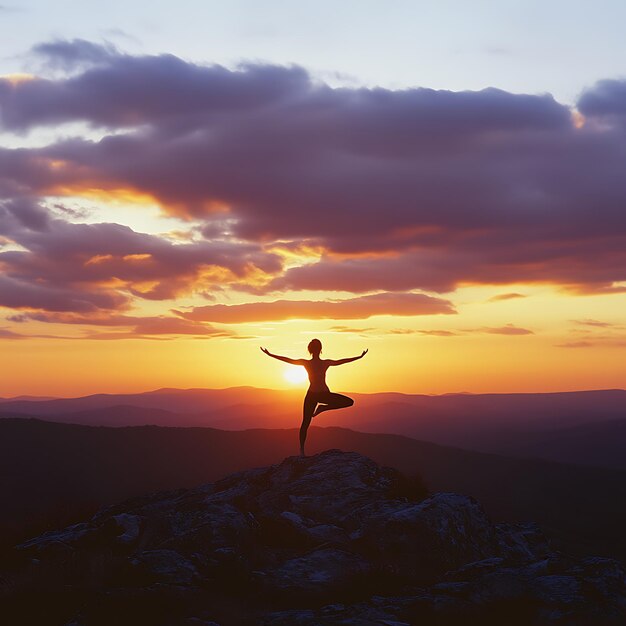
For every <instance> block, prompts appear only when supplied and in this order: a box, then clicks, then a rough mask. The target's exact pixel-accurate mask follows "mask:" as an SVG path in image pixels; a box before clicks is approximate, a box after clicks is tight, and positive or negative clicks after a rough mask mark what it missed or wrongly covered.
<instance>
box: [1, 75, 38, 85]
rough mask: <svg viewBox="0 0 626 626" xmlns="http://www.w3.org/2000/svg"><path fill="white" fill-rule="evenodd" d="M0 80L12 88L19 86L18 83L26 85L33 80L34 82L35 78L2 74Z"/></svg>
mask: <svg viewBox="0 0 626 626" xmlns="http://www.w3.org/2000/svg"><path fill="white" fill-rule="evenodd" d="M0 80H6V81H7V82H8V83H9V84H11V85H12V86H15V85H19V84H20V83H28V82H31V81H33V80H36V76H33V75H32V74H21V73H15V74H2V75H0Z"/></svg>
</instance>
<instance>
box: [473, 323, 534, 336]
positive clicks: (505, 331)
mask: <svg viewBox="0 0 626 626" xmlns="http://www.w3.org/2000/svg"><path fill="white" fill-rule="evenodd" d="M480 330H481V332H485V333H489V334H491V335H534V334H535V333H534V332H533V331H532V330H528V328H520V327H519V326H514V325H513V324H507V325H506V326H497V327H493V328H490V327H485V328H482V329H480Z"/></svg>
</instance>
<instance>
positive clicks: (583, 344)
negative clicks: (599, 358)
mask: <svg viewBox="0 0 626 626" xmlns="http://www.w3.org/2000/svg"><path fill="white" fill-rule="evenodd" d="M594 345H595V344H594V343H593V342H591V341H566V342H565V343H557V344H555V347H557V348H593V346H594Z"/></svg>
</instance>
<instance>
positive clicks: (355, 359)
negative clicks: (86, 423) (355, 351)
mask: <svg viewBox="0 0 626 626" xmlns="http://www.w3.org/2000/svg"><path fill="white" fill-rule="evenodd" d="M366 354H367V350H363V352H361V356H353V357H349V358H347V359H338V360H337V361H331V360H330V359H329V360H328V361H326V362H327V363H328V364H329V365H343V364H344V363H352V361H358V360H359V359H362V358H363V357H364V356H365V355H366Z"/></svg>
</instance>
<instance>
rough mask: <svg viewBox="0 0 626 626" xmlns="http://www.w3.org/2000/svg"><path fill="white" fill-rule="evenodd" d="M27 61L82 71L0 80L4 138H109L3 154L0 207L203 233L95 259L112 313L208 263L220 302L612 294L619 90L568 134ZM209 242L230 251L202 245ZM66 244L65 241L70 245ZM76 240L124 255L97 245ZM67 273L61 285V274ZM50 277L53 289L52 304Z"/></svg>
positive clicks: (481, 105)
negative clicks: (330, 294)
mask: <svg viewBox="0 0 626 626" xmlns="http://www.w3.org/2000/svg"><path fill="white" fill-rule="evenodd" d="M40 50H42V51H43V52H44V53H45V54H47V55H48V58H50V59H56V60H57V62H61V61H62V62H63V63H69V64H70V65H71V64H72V63H78V69H79V71H78V72H77V73H75V74H72V75H70V76H62V77H59V78H56V79H44V78H37V77H35V78H34V79H32V80H28V81H21V82H15V81H10V80H8V79H0V110H1V111H2V113H1V115H2V118H1V122H0V123H1V125H2V127H3V129H4V130H5V131H13V132H24V131H26V130H30V129H34V128H37V127H39V126H46V125H47V126H56V125H58V124H62V123H64V122H85V123H87V124H89V125H92V126H94V127H98V128H101V129H103V130H104V132H105V133H108V132H109V129H110V131H111V132H110V133H109V134H106V135H105V136H104V138H103V139H101V140H100V141H91V140H87V139H85V138H80V137H74V138H70V139H64V140H59V141H57V142H54V143H52V144H50V145H48V146H45V147H38V148H22V149H12V148H3V149H0V195H4V196H5V197H7V198H8V197H16V196H21V195H30V196H32V197H45V196H48V195H79V196H80V195H81V194H82V193H94V191H95V192H97V193H100V194H102V196H103V197H107V195H110V196H113V197H115V195H116V194H120V193H123V194H125V195H126V196H128V195H129V194H130V195H132V194H139V195H140V196H141V197H144V198H145V197H148V198H152V199H154V200H155V201H156V202H158V203H159V204H160V205H161V206H162V208H163V210H164V211H165V212H168V213H170V214H172V215H178V216H182V217H183V218H189V217H194V218H197V219H200V220H205V221H206V222H207V228H206V229H205V232H207V233H208V234H209V235H211V240H210V241H207V243H208V245H207V246H201V245H200V244H197V245H196V244H193V245H191V244H190V247H188V248H185V250H173V249H165V248H162V247H159V246H157V245H156V244H155V243H154V242H153V243H152V244H150V245H148V244H147V241H146V240H144V243H143V244H141V245H139V242H138V238H135V242H136V244H137V245H132V246H129V247H131V248H133V249H138V248H141V249H145V248H150V249H152V248H156V251H155V252H154V253H153V252H150V251H145V252H132V253H127V255H125V256H128V255H133V254H149V255H151V256H150V259H144V260H139V259H137V258H135V259H134V260H133V259H124V256H120V255H116V254H115V253H114V252H112V251H110V250H103V251H102V252H101V253H99V254H100V256H101V257H102V258H101V259H100V260H99V261H98V262H97V263H96V262H94V263H92V266H91V267H90V268H89V271H90V272H92V276H91V278H93V277H96V276H102V279H101V280H102V282H101V284H103V283H104V282H105V281H106V280H110V279H111V277H112V276H117V275H118V274H120V273H121V275H122V276H123V278H122V279H121V280H122V282H123V283H124V287H123V289H126V292H125V293H126V294H127V295H128V296H129V297H138V298H154V299H161V298H166V297H175V296H177V295H179V294H181V293H183V292H184V291H185V289H186V286H187V285H190V284H195V281H196V280H197V279H199V269H198V268H199V266H200V264H201V261H200V260H199V259H200V258H201V257H206V258H209V259H215V257H219V258H220V259H221V260H220V261H217V260H213V261H209V263H210V264H211V263H212V264H213V265H214V266H215V267H220V268H225V269H224V271H225V272H226V273H227V275H228V276H227V278H226V279H225V280H224V281H223V282H224V284H226V285H230V286H233V287H237V288H239V289H242V290H245V291H248V292H250V293H253V294H258V293H278V292H282V291H286V290H316V291H341V292H346V291H347V292H353V293H355V294H357V293H358V294H367V293H371V292H374V291H385V292H398V291H411V290H424V291H432V292H437V293H447V292H451V291H453V290H455V289H456V288H458V287H459V286H462V285H466V284H490V285H508V284H514V283H519V282H528V283H539V284H553V285H558V286H560V287H562V288H563V289H567V290H570V291H576V292H578V293H615V292H620V291H624V287H623V286H620V284H619V283H623V282H626V245H625V244H626V216H625V213H624V211H623V198H624V197H626V177H624V176H623V158H622V155H623V154H624V152H625V151H626V133H624V132H623V127H622V125H621V123H620V122H619V119H621V117H620V116H622V111H623V108H624V107H623V93H622V91H623V82H620V81H612V82H611V81H609V82H606V81H605V82H602V83H599V84H598V85H596V86H595V87H593V88H591V89H590V90H588V91H587V92H585V93H584V94H583V96H582V97H581V99H580V101H579V102H578V105H577V106H578V109H579V110H580V112H581V113H582V114H583V115H584V116H585V117H586V118H587V122H586V123H585V124H583V125H582V126H581V127H579V125H578V124H575V123H574V121H573V119H572V110H570V108H569V107H567V106H564V105H562V104H560V103H558V102H556V101H555V100H554V99H553V98H552V97H551V96H549V95H540V96H538V95H526V94H511V93H507V92H505V91H502V90H498V89H493V88H489V89H485V90H481V91H475V92H471V91H462V92H451V91H437V90H432V89H426V88H415V89H404V90H390V89H382V88H375V89H365V88H357V87H342V88H337V89H333V88H331V87H329V86H328V85H325V84H323V83H319V82H316V81H314V80H313V79H312V78H311V77H310V76H309V74H308V73H307V72H306V70H304V69H302V68H299V67H280V66H272V65H263V64H248V65H242V66H240V67H238V68H236V69H227V68H224V67H221V66H218V65H200V64H194V63H189V62H186V61H184V60H182V59H179V58H177V57H175V56H172V55H155V56H133V55H129V54H125V53H121V52H119V51H117V50H115V49H108V48H106V46H104V47H103V45H101V44H92V43H90V42H84V41H80V40H74V41H70V42H63V41H60V42H59V41H57V42H52V43H49V44H43V45H42V46H41V47H40ZM81 63H82V64H83V65H81ZM68 67H69V66H68ZM74 69H76V68H74ZM615 120H618V121H617V122H616V121H615ZM225 222H227V223H228V233H227V236H228V237H229V238H230V239H229V243H228V244H224V243H222V244H217V243H215V241H216V240H217V239H219V237H218V236H217V235H216V234H215V233H218V231H220V229H221V228H222V225H223V224H224V223H225ZM212 225H213V226H215V228H212ZM83 226H86V225H83ZM94 226H95V225H94ZM49 227H50V228H51V230H50V231H49V232H48V234H47V235H46V236H45V237H44V236H43V235H42V234H41V232H43V231H37V232H39V233H40V234H37V233H35V234H34V235H33V234H30V235H28V237H26V238H27V239H28V240H29V242H30V243H31V244H32V245H33V246H34V245H36V246H39V248H38V249H37V250H35V248H29V250H30V253H31V255H34V256H31V257H30V259H31V262H32V263H34V262H35V261H36V262H37V264H38V265H37V271H44V270H45V271H46V275H47V272H49V271H51V270H50V269H49V268H48V266H47V264H46V263H45V260H46V258H47V257H48V256H50V255H52V261H53V262H52V263H51V264H50V268H55V267H57V264H56V262H57V261H58V259H56V258H55V256H54V254H55V252H54V250H53V249H52V247H51V245H46V244H45V243H44V242H45V241H46V240H47V239H49V240H50V241H51V242H54V241H55V240H57V241H58V240H59V239H62V238H63V237H62V236H61V233H60V231H61V227H60V226H59V225H58V224H54V223H52V224H50V225H49ZM67 230H70V228H69V227H68V228H67ZM71 230H72V239H73V240H80V239H81V237H82V234H81V232H80V229H78V228H75V229H71ZM83 231H84V232H85V235H86V236H89V237H91V238H95V233H96V232H98V234H99V236H100V235H102V236H103V237H104V239H105V240H106V241H110V240H112V239H117V235H119V239H120V241H126V242H128V240H129V238H130V235H128V233H124V232H122V230H121V227H120V228H118V229H116V228H115V227H114V226H112V225H98V226H97V228H94V229H91V230H90V229H87V228H83ZM28 232H29V233H32V231H28ZM220 232H221V231H220ZM220 236H221V235H220ZM22 238H24V237H22ZM65 240H66V241H67V240H68V239H67V238H66V239H65ZM277 242H280V244H281V245H284V246H289V245H293V242H302V245H305V246H308V247H310V248H311V249H313V248H315V249H317V250H320V251H321V252H320V255H318V256H319V258H318V259H317V261H316V262H313V263H308V264H307V265H303V266H299V267H298V266H294V264H290V265H286V266H285V267H283V266H282V265H281V263H280V262H279V260H277V259H276V258H274V259H273V260H272V257H271V255H268V254H267V253H265V252H264V251H263V249H264V246H268V245H272V244H276V243H277ZM21 245H23V244H21ZM68 245H69V244H68ZM220 246H221V248H220ZM245 246H249V247H248V248H245ZM70 247H71V246H70ZM100 247H101V248H102V246H100ZM114 247H115V246H114ZM83 252H84V251H83ZM109 257H110V258H109ZM166 258H167V260H166ZM192 258H193V259H196V261H192ZM170 259H173V260H170ZM74 261H75V259H74ZM4 263H15V264H17V265H18V266H19V267H16V266H11V268H10V269H11V271H12V272H13V274H12V276H13V277H14V279H17V278H19V279H20V280H24V281H27V282H32V281H33V280H34V276H35V275H36V273H37V271H35V270H34V266H33V265H32V263H31V265H30V266H29V263H28V258H27V257H25V256H24V255H22V256H21V257H20V256H17V255H13V256H9V257H4ZM25 266H26V269H24V267H25ZM182 266H184V267H185V268H187V269H186V273H185V271H183V270H182V269H181V267H182ZM29 267H30V270H29V269H28V268H29ZM64 267H66V268H68V269H69V270H70V276H72V274H73V273H75V272H77V270H76V269H74V270H72V268H76V267H77V265H76V264H75V263H74V264H73V265H72V264H71V263H70V262H69V261H68V263H66V264H64ZM169 267H172V268H173V269H172V272H171V273H168V268H169ZM233 267H235V268H237V269H233ZM20 268H21V270H20ZM42 268H43V269H42ZM255 268H256V269H255ZM59 269H60V266H59ZM27 270H28V271H27ZM18 272H23V273H21V274H20V275H19V277H18V276H16V274H17V273H18ZM84 274H87V283H88V284H90V285H91V286H92V287H93V285H94V284H95V283H94V282H93V281H92V280H91V278H90V275H89V272H87V271H86V270H81V275H84ZM259 275H262V276H261V277H259ZM60 276H61V273H60V271H59V272H58V273H57V275H56V276H55V277H54V278H52V277H51V278H50V280H51V282H52V283H53V284H54V285H55V286H61V280H60ZM255 276H256V278H253V277H255ZM148 277H149V278H148ZM150 281H156V286H155V287H148V288H147V287H146V285H147V284H148V283H149V282H150ZM216 282H218V281H216ZM77 284H83V283H79V282H76V281H74V282H73V285H77ZM99 288H101V287H99ZM120 293H122V291H120Z"/></svg>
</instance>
